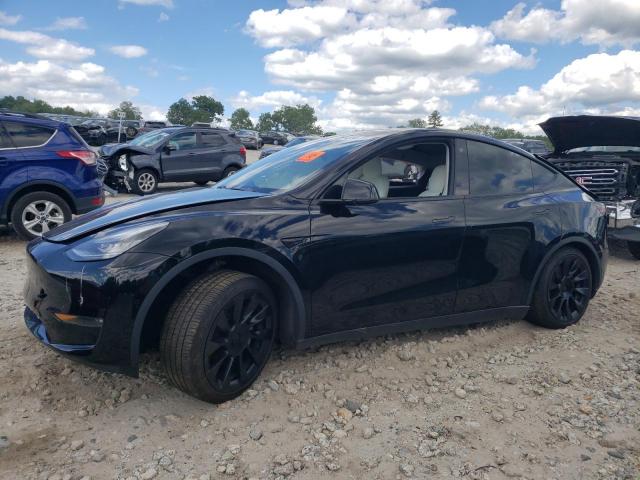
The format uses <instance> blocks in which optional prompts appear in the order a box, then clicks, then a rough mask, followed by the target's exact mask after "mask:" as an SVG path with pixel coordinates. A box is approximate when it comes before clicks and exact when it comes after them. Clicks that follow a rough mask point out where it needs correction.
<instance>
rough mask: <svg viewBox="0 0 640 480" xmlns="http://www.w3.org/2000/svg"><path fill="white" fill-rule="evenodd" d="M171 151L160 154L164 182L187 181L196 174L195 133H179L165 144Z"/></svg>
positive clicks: (196, 144)
mask: <svg viewBox="0 0 640 480" xmlns="http://www.w3.org/2000/svg"><path fill="white" fill-rule="evenodd" d="M166 145H167V146H170V147H171V149H172V150H171V151H167V150H163V152H162V174H163V176H164V179H165V180H166V181H170V182H179V181H189V180H192V179H193V176H194V175H195V174H196V166H197V163H198V162H197V157H198V140H197V135H196V132H195V131H188V132H180V133H177V134H175V135H174V136H173V137H171V139H170V140H169V141H168V142H167V144H166Z"/></svg>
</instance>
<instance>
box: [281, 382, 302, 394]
mask: <svg viewBox="0 0 640 480" xmlns="http://www.w3.org/2000/svg"><path fill="white" fill-rule="evenodd" d="M284 391H285V392H287V393H288V394H289V395H297V394H298V392H299V391H300V387H298V386H297V385H296V384H294V383H287V384H285V386H284Z"/></svg>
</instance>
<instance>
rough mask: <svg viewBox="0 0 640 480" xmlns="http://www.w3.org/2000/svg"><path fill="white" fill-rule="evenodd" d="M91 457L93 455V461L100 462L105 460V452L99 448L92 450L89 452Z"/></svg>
mask: <svg viewBox="0 0 640 480" xmlns="http://www.w3.org/2000/svg"><path fill="white" fill-rule="evenodd" d="M89 457H91V461H92V462H96V463H100V462H101V461H103V460H104V453H102V452H99V451H97V450H91V451H90V452H89Z"/></svg>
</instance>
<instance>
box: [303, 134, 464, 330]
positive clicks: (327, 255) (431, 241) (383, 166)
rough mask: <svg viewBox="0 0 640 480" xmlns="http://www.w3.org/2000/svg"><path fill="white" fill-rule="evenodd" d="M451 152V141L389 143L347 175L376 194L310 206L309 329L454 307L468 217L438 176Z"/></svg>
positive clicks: (421, 315)
mask: <svg viewBox="0 0 640 480" xmlns="http://www.w3.org/2000/svg"><path fill="white" fill-rule="evenodd" d="M417 147H420V148H417ZM434 147H435V148H434ZM451 158H452V156H451V155H450V153H449V146H448V145H446V144H439V145H436V146H434V145H431V146H429V145H424V144H423V145H421V146H408V147H407V146H404V147H403V148H402V149H396V150H392V151H387V152H384V155H383V156H377V157H375V158H373V159H372V160H369V162H374V165H375V166H374V167H372V166H371V164H368V165H367V164H365V166H361V167H358V168H356V169H355V170H353V171H352V172H351V173H349V175H350V176H355V177H356V178H358V179H360V180H364V181H368V182H370V183H372V184H373V185H375V186H376V189H377V191H378V192H379V195H380V197H381V198H380V200H379V201H377V202H375V203H373V204H368V205H329V206H327V205H321V204H319V203H315V202H314V203H313V204H312V206H311V212H310V213H311V237H310V242H309V244H308V245H307V246H306V248H305V249H304V254H303V262H302V265H303V269H304V270H305V276H306V277H307V278H310V279H312V280H311V282H310V287H311V290H312V293H311V295H312V302H311V303H312V325H311V329H312V335H314V336H316V335H323V334H327V333H331V332H335V331H343V330H353V329H358V328H363V327H374V326H380V325H385V324H395V323H401V322H406V321H410V320H418V319H425V318H429V317H436V316H442V315H447V314H451V313H453V311H454V305H455V299H456V290H457V278H458V263H459V256H460V252H461V247H462V241H463V237H464V230H465V215H464V199H463V197H462V196H455V195H453V193H454V192H453V183H454V182H453V180H452V179H451V178H450V177H451V175H449V174H448V173H447V174H446V175H441V173H442V172H443V171H444V170H443V169H446V170H447V171H450V169H451V167H452V162H451V161H450V160H451ZM434 171H437V172H438V174H436V175H434ZM436 176H437V177H439V182H440V183H439V186H438V185H436V183H438V182H436V180H433V182H430V181H429V179H430V177H434V178H435V177H436ZM445 182H446V183H445ZM411 184H413V188H411V187H410V185H411ZM330 190H331V189H330ZM429 191H431V193H428V192H429ZM409 192H410V193H409ZM436 192H437V193H436ZM409 195H410V196H409Z"/></svg>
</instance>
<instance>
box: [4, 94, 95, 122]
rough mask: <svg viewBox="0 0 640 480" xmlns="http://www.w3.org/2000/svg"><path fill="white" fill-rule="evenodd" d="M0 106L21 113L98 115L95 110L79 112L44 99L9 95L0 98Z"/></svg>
mask: <svg viewBox="0 0 640 480" xmlns="http://www.w3.org/2000/svg"><path fill="white" fill-rule="evenodd" d="M0 108H6V109H8V110H13V111H15V112H23V113H57V114H61V115H74V116H78V117H93V116H96V117H97V116H99V115H98V113H97V112H91V111H89V110H85V111H84V112H81V111H79V110H76V109H74V108H72V107H69V106H66V107H52V106H51V105H49V104H48V103H47V102H45V101H44V100H38V99H33V100H29V99H27V98H25V97H22V96H18V97H12V96H11V95H7V96H4V97H2V98H0Z"/></svg>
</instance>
